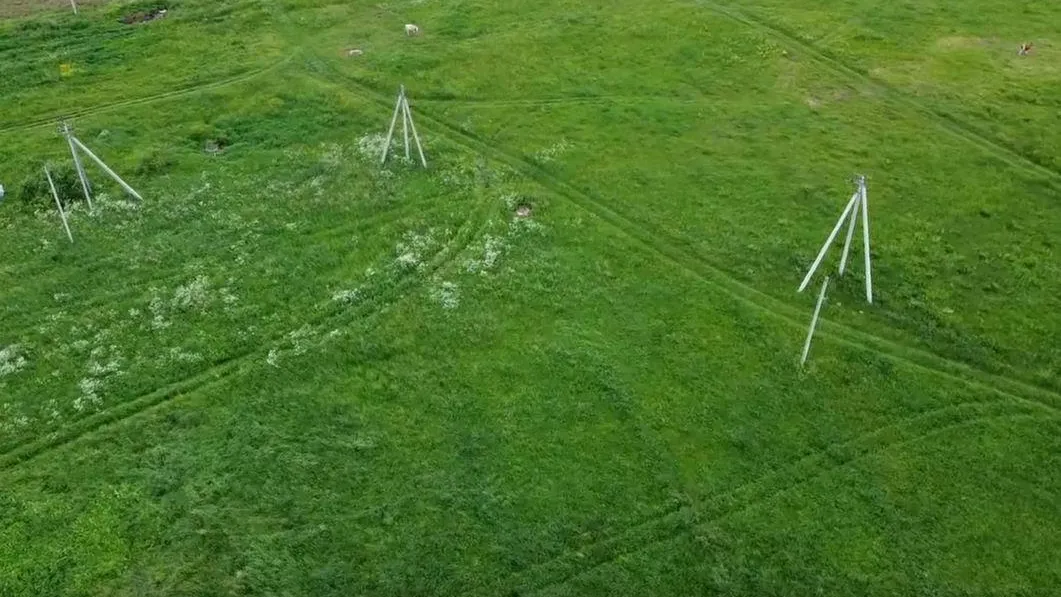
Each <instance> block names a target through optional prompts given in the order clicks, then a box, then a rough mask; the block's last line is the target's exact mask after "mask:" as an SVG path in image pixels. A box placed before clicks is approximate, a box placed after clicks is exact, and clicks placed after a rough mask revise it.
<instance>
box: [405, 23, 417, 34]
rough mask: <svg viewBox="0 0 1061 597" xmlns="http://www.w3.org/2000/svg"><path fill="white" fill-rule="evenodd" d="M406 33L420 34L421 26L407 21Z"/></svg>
mask: <svg viewBox="0 0 1061 597" xmlns="http://www.w3.org/2000/svg"><path fill="white" fill-rule="evenodd" d="M405 34H406V35H420V28H419V27H417V26H416V25H413V24H412V23H406V24H405Z"/></svg>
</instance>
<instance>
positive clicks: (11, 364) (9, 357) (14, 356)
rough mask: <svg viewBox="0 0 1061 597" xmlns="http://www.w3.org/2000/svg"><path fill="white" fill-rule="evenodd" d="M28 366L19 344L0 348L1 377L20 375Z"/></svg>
mask: <svg viewBox="0 0 1061 597" xmlns="http://www.w3.org/2000/svg"><path fill="white" fill-rule="evenodd" d="M25 366H26V358H25V357H23V356H22V355H21V354H19V346H18V344H12V345H11V346H5V347H4V348H0V377H5V376H8V375H11V374H13V373H18V372H19V371H21V370H22V369H23V368H24V367H25Z"/></svg>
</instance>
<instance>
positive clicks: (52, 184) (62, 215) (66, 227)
mask: <svg viewBox="0 0 1061 597" xmlns="http://www.w3.org/2000/svg"><path fill="white" fill-rule="evenodd" d="M44 176H45V177H46V178H47V179H48V188H50V189H51V190H52V197H54V198H55V207H57V208H59V218H60V219H61V220H62V221H63V230H66V238H69V239H70V242H71V243H73V242H74V235H73V234H70V224H67V222H66V212H64V211H63V203H62V201H59V193H57V192H56V191H55V182H53V181H52V173H51V172H49V171H48V167H47V166H45V167H44Z"/></svg>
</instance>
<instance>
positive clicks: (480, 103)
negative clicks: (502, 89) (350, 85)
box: [377, 92, 706, 108]
mask: <svg viewBox="0 0 1061 597" xmlns="http://www.w3.org/2000/svg"><path fill="white" fill-rule="evenodd" d="M377 93H378V92H377ZM416 101H417V103H421V104H448V105H454V106H465V105H467V106H474V107H476V108H519V107H525V106H578V105H593V104H607V103H614V104H621V103H628V104H645V103H653V102H655V103H669V104H677V105H695V104H704V103H706V102H705V101H704V100H701V99H694V98H681V97H674V96H663V95H595V96H585V97H553V98H523V99H507V100H506V99H485V98H439V97H436V98H432V97H430V96H424V97H420V98H417V100H416Z"/></svg>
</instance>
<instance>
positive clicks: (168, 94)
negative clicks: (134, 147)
mask: <svg viewBox="0 0 1061 597" xmlns="http://www.w3.org/2000/svg"><path fill="white" fill-rule="evenodd" d="M290 61H291V55H288V56H285V57H283V58H281V59H280V60H277V61H276V62H274V63H273V64H270V65H268V66H264V67H261V68H258V69H254V70H251V71H248V72H245V73H242V74H239V75H235V76H232V77H229V78H226V79H221V80H218V81H210V82H206V83H200V84H197V85H190V86H188V87H183V88H181V89H174V90H171V91H164V92H162V93H158V94H155V95H149V96H146V97H141V98H136V99H131V100H121V101H117V102H111V103H108V104H98V105H96V106H90V107H88V108H81V109H75V110H69V111H62V112H60V113H57V114H54V115H51V116H40V117H37V118H33V119H29V120H25V121H23V122H19V123H13V124H8V125H5V126H3V127H0V134H3V133H13V132H20V131H28V130H31V129H35V128H40V127H44V126H49V125H54V124H55V123H56V122H57V121H58V120H59V119H60V118H67V119H74V118H84V117H86V116H93V115H95V114H101V113H104V112H109V111H112V110H117V109H119V108H131V107H134V106H142V105H146V104H153V103H157V102H162V101H166V100H171V99H176V98H178V97H183V96H186V95H193V94H196V93H201V92H203V91H212V90H214V89H221V88H224V87H228V86H231V85H238V84H240V83H245V82H247V81H250V80H252V79H255V78H257V77H259V76H261V75H264V74H266V73H269V72H272V71H274V70H277V69H279V68H280V67H281V66H283V65H285V64H287V63H288V62H290Z"/></svg>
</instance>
